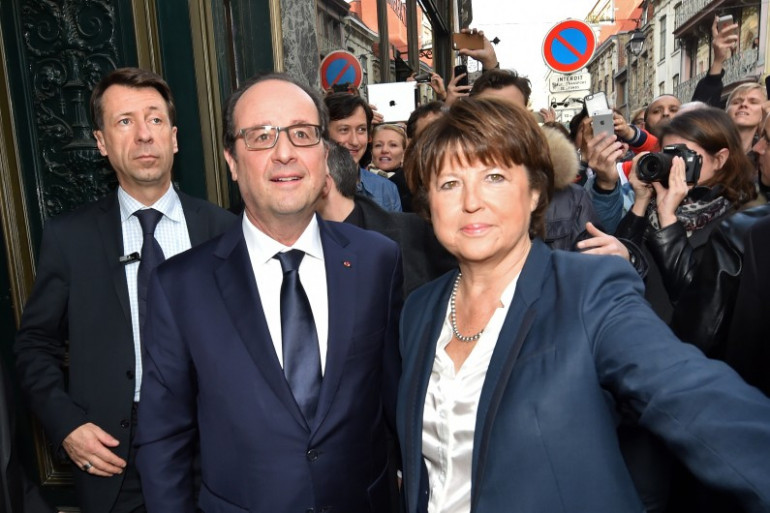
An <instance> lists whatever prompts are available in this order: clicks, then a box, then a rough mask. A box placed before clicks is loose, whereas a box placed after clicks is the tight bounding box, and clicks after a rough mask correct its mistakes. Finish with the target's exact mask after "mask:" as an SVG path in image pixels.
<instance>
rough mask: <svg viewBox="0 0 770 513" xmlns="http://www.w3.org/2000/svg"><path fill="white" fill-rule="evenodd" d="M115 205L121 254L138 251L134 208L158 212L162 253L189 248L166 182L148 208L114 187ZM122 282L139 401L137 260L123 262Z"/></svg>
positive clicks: (173, 193)
mask: <svg viewBox="0 0 770 513" xmlns="http://www.w3.org/2000/svg"><path fill="white" fill-rule="evenodd" d="M118 204H119V205H120V224H121V227H122V230H123V254H124V255H130V254H131V253H140V254H141V252H142V242H143V241H144V235H143V234H142V225H141V224H139V219H138V218H137V217H136V216H135V215H133V214H134V212H136V211H137V210H141V209H145V208H154V209H155V210H157V211H159V212H161V213H162V214H163V217H161V218H160V221H159V222H158V225H157V226H156V227H155V239H156V240H157V241H158V244H160V248H161V249H162V250H163V256H164V257H166V258H171V257H172V256H174V255H176V254H177V253H181V252H182V251H186V250H188V249H190V234H189V233H188V232H187V222H186V221H185V218H184V209H182V202H181V201H179V195H178V194H177V193H176V191H175V190H174V188H173V187H172V186H170V185H169V188H168V191H166V194H164V195H163V196H161V198H160V199H159V200H158V201H156V202H155V204H153V205H152V206H150V207H147V206H145V205H143V204H142V203H141V202H139V201H137V200H135V199H134V198H132V197H131V196H130V195H129V194H128V193H127V192H126V191H124V190H123V188H122V187H118ZM125 267H126V284H127V285H128V301H129V304H130V305H131V326H132V328H133V333H134V355H135V358H134V360H135V363H134V376H135V378H136V380H135V381H134V383H135V385H134V386H135V388H134V401H139V390H140V389H141V387H142V345H141V335H140V326H139V299H138V295H137V290H136V274H137V272H138V271H139V261H138V260H135V261H132V262H130V263H128V264H126V266H125Z"/></svg>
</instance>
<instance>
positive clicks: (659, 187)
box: [652, 157, 690, 228]
mask: <svg viewBox="0 0 770 513" xmlns="http://www.w3.org/2000/svg"><path fill="white" fill-rule="evenodd" d="M652 186H653V187H654V188H655V196H656V197H657V209H658V220H659V221H660V227H661V228H665V227H667V226H670V225H672V224H674V223H675V222H676V209H677V208H678V207H679V205H680V203H682V200H683V199H684V198H685V197H686V196H687V193H688V192H690V186H689V185H688V184H687V179H686V178H685V163H684V159H683V158H682V157H674V159H673V161H672V162H671V172H670V173H669V175H668V187H664V186H663V184H661V183H660V182H652Z"/></svg>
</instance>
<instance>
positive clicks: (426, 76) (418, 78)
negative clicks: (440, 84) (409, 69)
mask: <svg viewBox="0 0 770 513" xmlns="http://www.w3.org/2000/svg"><path fill="white" fill-rule="evenodd" d="M414 81H415V82H418V83H420V84H425V83H427V82H430V73H420V74H419V75H415V76H414Z"/></svg>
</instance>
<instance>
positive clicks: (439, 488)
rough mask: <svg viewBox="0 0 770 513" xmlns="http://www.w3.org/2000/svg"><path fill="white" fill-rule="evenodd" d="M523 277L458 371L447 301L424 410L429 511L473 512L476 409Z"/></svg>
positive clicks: (504, 298) (506, 294) (503, 298)
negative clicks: (452, 354)
mask: <svg viewBox="0 0 770 513" xmlns="http://www.w3.org/2000/svg"><path fill="white" fill-rule="evenodd" d="M518 279H519V277H518V275H517V276H516V277H515V278H514V279H513V280H512V281H511V283H509V284H508V286H507V287H506V288H505V290H504V291H503V293H502V295H501V297H500V303H501V304H502V306H501V307H499V308H497V309H496V310H495V312H494V314H492V318H491V319H490V320H489V322H488V323H487V325H486V327H485V328H484V333H482V334H481V337H480V338H479V340H478V341H477V342H476V347H474V348H473V350H472V351H471V353H470V355H468V358H467V359H466V360H465V362H463V365H462V367H460V370H459V371H457V372H455V364H454V362H453V361H452V359H451V358H450V357H449V355H448V354H447V352H446V346H447V345H448V344H449V342H451V340H452V336H453V334H452V324H451V320H450V317H449V304H447V311H446V317H445V318H444V325H443V327H442V328H441V334H440V335H439V338H438V342H437V348H436V356H435V358H434V359H433V369H432V370H431V374H430V381H429V382H428V391H427V394H426V396H425V410H424V412H423V425H422V454H423V458H424V459H425V464H426V466H427V468H428V481H429V484H430V501H429V503H428V512H429V513H468V512H470V510H471V465H472V461H473V435H474V431H475V427H476V411H477V409H478V404H479V398H480V397H481V388H482V386H483V385H484V378H485V377H486V375H487V369H488V368H489V362H490V360H491V359H492V352H493V351H494V350H495V345H496V344H497V339H498V337H499V336H500V330H501V329H502V327H503V322H504V321H505V317H506V315H507V314H508V308H509V306H510V304H511V300H512V299H513V293H514V292H515V290H516V282H517V281H518ZM511 436H515V434H511Z"/></svg>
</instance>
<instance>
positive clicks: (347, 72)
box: [321, 50, 363, 90]
mask: <svg viewBox="0 0 770 513" xmlns="http://www.w3.org/2000/svg"><path fill="white" fill-rule="evenodd" d="M362 80H363V71H362V70H361V63H360V62H358V58H357V57H356V56H355V55H353V54H352V53H350V52H346V51H344V50H337V51H334V52H331V53H330V54H329V55H327V56H326V57H324V60H322V61H321V87H323V88H324V90H326V89H329V88H330V87H332V86H335V85H342V84H349V85H351V86H352V87H361V81H362Z"/></svg>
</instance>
